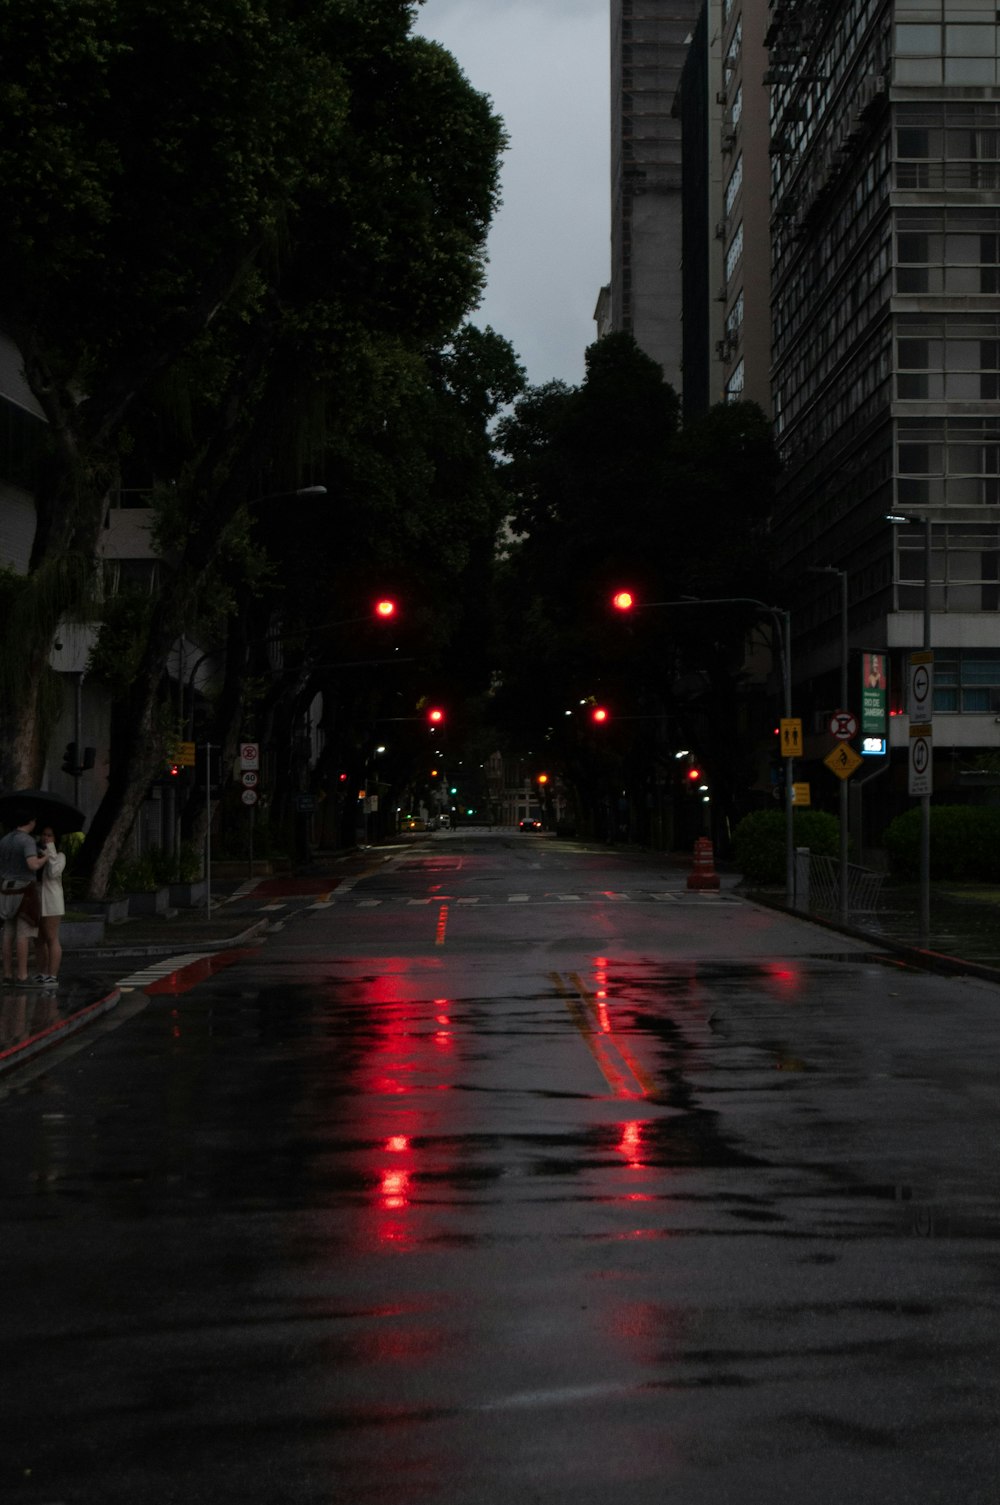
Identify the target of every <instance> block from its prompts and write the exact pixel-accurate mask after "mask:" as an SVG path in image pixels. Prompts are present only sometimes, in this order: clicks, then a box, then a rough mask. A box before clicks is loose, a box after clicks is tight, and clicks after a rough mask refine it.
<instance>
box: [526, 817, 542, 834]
mask: <svg viewBox="0 0 1000 1505" xmlns="http://www.w3.org/2000/svg"><path fill="white" fill-rule="evenodd" d="M544 829H545V828H544V826H543V825H542V823H541V821H540V820H533V819H528V820H522V822H521V830H522V831H542V830H544Z"/></svg>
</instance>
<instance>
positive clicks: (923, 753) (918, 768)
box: [907, 721, 934, 795]
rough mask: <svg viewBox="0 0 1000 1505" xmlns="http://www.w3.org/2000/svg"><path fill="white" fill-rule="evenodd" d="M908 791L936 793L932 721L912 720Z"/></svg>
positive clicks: (912, 793) (913, 792)
mask: <svg viewBox="0 0 1000 1505" xmlns="http://www.w3.org/2000/svg"><path fill="white" fill-rule="evenodd" d="M907 792H908V793H909V794H911V795H917V794H920V795H923V794H933V793H934V744H933V741H932V728H931V724H930V722H924V723H923V724H921V723H920V722H912V721H911V722H910V766H909V778H908V782H907Z"/></svg>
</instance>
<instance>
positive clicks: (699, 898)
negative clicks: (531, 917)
mask: <svg viewBox="0 0 1000 1505" xmlns="http://www.w3.org/2000/svg"><path fill="white" fill-rule="evenodd" d="M443 897H447V899H448V901H449V902H451V903H453V904H456V905H464V906H465V907H466V908H471V907H473V906H475V905H480V906H483V905H493V904H536V905H537V904H601V903H604V904H629V905H632V904H674V905H681V906H682V907H684V908H690V907H693V906H697V905H702V904H712V905H716V906H717V905H719V904H720V903H722V904H738V903H739V899H738V897H737V896H736V895H735V894H720V893H716V892H712V891H709V892H706V893H701V892H697V893H689V892H688V891H687V890H685V889H680V890H669V889H648V890H646V891H644V892H642V893H636V892H628V893H626V892H624V891H622V890H617V889H615V890H609V889H587V890H584V892H582V893H576V894H569V893H538V894H467V895H464V896H463V897H461V898H460V897H458V896H457V895H454V894H449V895H447V896H442V895H440V894H434V895H431V896H430V897H428V898H416V899H415V898H408V897H407V896H406V895H405V894H388V895H386V897H385V898H382V899H360V898H358V897H357V895H356V894H350V895H348V894H345V895H344V896H343V899H342V900H341V901H340V907H343V904H344V903H349V904H350V905H351V907H352V908H354V909H378V908H379V907H380V906H382V905H386V904H389V905H393V904H396V905H400V904H401V905H405V906H406V907H407V908H408V909H415V908H416V909H426V908H427V907H428V906H429V905H431V904H439V903H441V902H442V898H443ZM336 907H338V901H336V900H335V899H330V900H321V901H320V902H318V903H316V904H311V905H309V906H308V908H309V909H310V910H311V911H321V910H324V909H334V908H336ZM264 908H265V909H266V910H270V911H274V910H277V909H284V908H287V906H285V905H281V904H268V905H266V906H264ZM262 912H263V911H262Z"/></svg>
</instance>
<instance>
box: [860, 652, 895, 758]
mask: <svg viewBox="0 0 1000 1505" xmlns="http://www.w3.org/2000/svg"><path fill="white" fill-rule="evenodd" d="M888 706H889V661H888V658H887V656H886V654H884V653H882V652H878V653H862V655H861V735H862V737H886V736H888Z"/></svg>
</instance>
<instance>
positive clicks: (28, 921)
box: [0, 809, 49, 987]
mask: <svg viewBox="0 0 1000 1505" xmlns="http://www.w3.org/2000/svg"><path fill="white" fill-rule="evenodd" d="M13 821H14V828H13V830H11V831H8V832H7V835H6V836H5V837H4V838H3V840H2V841H0V915H2V916H3V980H4V984H5V985H7V986H9V985H10V984H11V983H16V984H19V985H20V986H21V987H25V986H26V985H30V983H31V981H32V979H31V978H30V977H29V976H28V945H29V942H30V941H31V938H32V936H33V935H34V934H35V933H36V927H37V924H38V919H39V902H38V886H37V884H36V883H35V881H34V879H35V874H36V873H37V872H38V871H39V869H40V868H43V867H45V865H46V864H47V862H48V860H49V859H48V855H47V854H41V853H39V851H38V847H37V845H36V843H35V841H34V840H33V839H32V835H31V833H32V831H33V830H34V829H35V817H34V816H33V815H32V813H31V811H30V810H28V809H23V810H15V811H14V815H13ZM15 959H16V962H17V972H16V974H15V972H14V962H15Z"/></svg>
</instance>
